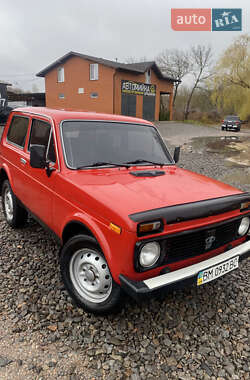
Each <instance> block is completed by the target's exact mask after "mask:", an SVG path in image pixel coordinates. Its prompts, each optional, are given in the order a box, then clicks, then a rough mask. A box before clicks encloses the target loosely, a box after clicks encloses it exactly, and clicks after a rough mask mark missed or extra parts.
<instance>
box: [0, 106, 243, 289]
mask: <svg viewBox="0 0 250 380" xmlns="http://www.w3.org/2000/svg"><path fill="white" fill-rule="evenodd" d="M14 114H18V115H24V116H28V117H29V118H30V120H31V119H32V118H33V117H35V118H41V119H42V120H46V121H49V122H50V124H51V127H52V129H53V133H54V137H55V145H56V152H57V163H56V165H55V169H56V170H55V171H54V172H53V173H52V174H51V176H50V177H48V176H47V174H46V172H45V169H34V168H32V167H31V166H30V163H29V162H30V154H29V152H28V150H27V146H28V137H27V139H26V143H25V147H24V149H20V148H16V147H14V146H13V145H12V144H9V143H8V142H7V141H6V135H7V131H8V127H9V124H10V121H11V117H12V115H14ZM66 119H70V120H72V119H74V120H79V119H82V120H100V121H101V120H104V121H110V122H119V123H121V122H123V123H124V128H126V123H136V124H139V125H140V124H141V125H148V126H149V127H152V126H153V124H152V123H150V122H148V121H145V120H142V119H137V118H131V117H123V116H118V115H103V114H95V113H87V112H84V113H83V112H75V111H74V112H73V111H60V110H50V109H46V108H33V107H28V108H21V109H17V110H15V111H14V112H12V114H11V116H10V118H9V120H8V122H7V125H6V128H5V129H4V133H3V136H2V140H1V146H0V167H1V168H3V169H5V170H6V173H7V175H8V176H9V179H10V182H11V186H12V188H13V191H14V193H15V195H16V196H17V197H18V199H20V201H21V202H22V203H23V204H24V206H25V207H27V209H28V210H29V211H31V212H32V213H33V214H34V215H35V216H36V217H37V218H38V219H40V220H41V221H42V222H43V223H44V224H46V225H47V226H48V227H49V228H50V229H51V230H52V231H53V232H54V233H55V234H56V235H57V236H58V237H59V238H60V239H61V241H62V240H63V238H62V237H63V231H64V229H65V228H66V227H67V225H68V224H69V223H71V222H77V223H81V224H82V225H83V226H85V227H86V228H88V229H89V231H91V233H92V234H93V235H94V237H95V238H96V240H97V242H98V243H99V245H100V247H101V249H102V251H103V253H104V255H105V257H106V259H107V261H108V264H109V267H110V270H111V273H112V275H113V278H114V280H115V281H116V282H118V283H120V279H119V275H120V274H123V275H125V276H128V277H129V278H130V279H132V280H137V281H141V280H143V279H147V278H151V277H153V276H157V275H159V274H160V271H161V270H162V269H163V267H164V266H163V267H157V268H155V269H151V270H148V271H146V272H143V273H138V272H136V270H135V267H134V251H135V245H136V243H137V242H138V241H143V240H144V239H146V238H150V237H154V236H156V235H155V234H152V235H148V236H147V237H146V238H145V237H138V236H137V223H136V222H134V221H133V220H131V218H130V217H129V215H130V214H133V213H138V212H143V211H146V210H152V209H158V208H161V207H168V206H169V207H171V206H175V205H181V204H187V203H192V202H199V201H202V200H208V199H215V198H223V197H226V196H230V195H238V194H242V192H241V191H240V190H238V189H235V188H233V187H231V186H229V185H226V184H223V183H221V182H218V181H215V180H213V179H210V178H207V177H204V176H202V175H200V174H196V173H193V172H190V171H187V170H184V169H181V168H178V167H176V166H175V165H172V164H171V165H169V166H164V167H161V168H160V170H161V171H164V175H162V176H159V177H136V176H134V175H132V174H131V172H132V171H142V170H145V169H149V168H151V169H152V168H153V169H156V168H157V169H158V168H159V167H154V166H153V165H151V166H142V165H137V166H136V165H135V166H131V167H130V168H121V167H119V168H117V167H112V168H108V167H106V168H105V167H102V168H92V169H86V170H70V169H68V168H67V166H66V164H65V161H64V156H63V149H62V141H61V135H60V124H61V122H62V121H63V120H66ZM29 131H30V125H29ZM28 134H29V132H28ZM21 158H23V159H24V160H26V164H25V165H22V164H21V161H20V159H21ZM24 182H25V184H24ZM249 199H250V198H249ZM239 215H243V214H242V213H241V211H240V209H237V210H231V211H228V212H225V213H221V214H219V215H213V216H207V217H205V218H198V219H196V220H190V221H182V222H179V223H172V224H168V223H167V221H166V223H165V224H164V228H163V230H162V231H161V232H160V233H158V234H157V236H164V235H169V234H171V233H179V232H181V231H188V230H193V229H196V228H200V227H202V226H210V225H211V226H212V225H213V224H214V223H217V222H220V221H224V220H227V219H231V218H234V217H236V216H239ZM110 223H114V224H115V225H117V226H118V227H119V228H120V229H121V233H120V234H118V233H116V232H114V231H113V230H112V229H111V228H110ZM241 242H242V239H240V240H238V241H234V242H233V243H232V244H233V245H237V244H240V243H241ZM224 249H225V247H220V248H219V249H217V250H214V251H210V252H207V253H205V254H203V255H202V257H201V256H199V257H198V256H197V257H195V258H191V259H188V260H185V261H184V262H178V263H173V264H171V266H170V268H171V270H177V269H180V268H183V267H185V266H188V265H191V264H194V263H196V262H199V261H201V260H204V259H205V258H210V257H213V256H214V255H217V254H219V253H221V252H222V251H223V250H224Z"/></svg>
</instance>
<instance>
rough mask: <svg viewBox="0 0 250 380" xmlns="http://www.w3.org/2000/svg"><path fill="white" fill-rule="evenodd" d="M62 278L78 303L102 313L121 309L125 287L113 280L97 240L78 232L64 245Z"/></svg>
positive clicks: (61, 260)
mask: <svg viewBox="0 0 250 380" xmlns="http://www.w3.org/2000/svg"><path fill="white" fill-rule="evenodd" d="M60 269H61V275H62V280H63V283H64V285H65V288H66V289H67V291H68V293H69V294H70V296H71V297H72V299H73V300H74V301H75V303H76V305H77V306H79V307H81V308H82V309H84V310H85V311H87V312H90V313H93V314H99V315H105V314H109V313H111V312H118V311H119V310H120V305H121V296H122V290H121V287H120V286H119V285H118V284H117V283H116V282H115V281H114V280H113V278H112V275H111V273H110V270H109V267H108V264H107V262H106V259H105V257H104V255H103V253H102V252H101V249H100V247H99V246H98V244H97V242H96V240H95V239H94V238H92V237H89V236H85V235H76V236H74V237H72V238H71V239H69V240H68V241H67V242H66V244H65V245H64V246H63V248H62V250H61V255H60Z"/></svg>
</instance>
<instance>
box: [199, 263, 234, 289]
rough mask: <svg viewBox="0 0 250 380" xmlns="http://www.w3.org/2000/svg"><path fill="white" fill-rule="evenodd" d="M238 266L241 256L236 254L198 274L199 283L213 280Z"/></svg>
mask: <svg viewBox="0 0 250 380" xmlns="http://www.w3.org/2000/svg"><path fill="white" fill-rule="evenodd" d="M238 266H239V256H236V257H234V258H232V259H230V260H227V261H224V262H223V263H221V264H218V265H215V266H214V267H210V268H208V269H205V270H203V271H201V272H200V273H199V274H198V277H197V285H203V284H206V283H207V282H210V281H213V280H215V279H216V278H218V277H221V276H223V275H224V274H226V273H228V272H231V271H232V270H234V269H237V268H238Z"/></svg>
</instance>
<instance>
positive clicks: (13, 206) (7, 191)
mask: <svg viewBox="0 0 250 380" xmlns="http://www.w3.org/2000/svg"><path fill="white" fill-rule="evenodd" d="M2 207H3V213H4V216H5V219H6V221H7V223H8V224H9V225H10V226H11V227H13V228H17V227H21V226H23V225H24V224H25V223H26V221H27V217H28V213H27V211H26V210H25V209H24V208H23V207H22V206H21V205H20V204H19V203H18V200H17V198H16V196H15V194H14V193H13V191H12V189H11V186H10V183H9V181H8V180H5V181H4V183H3V187H2Z"/></svg>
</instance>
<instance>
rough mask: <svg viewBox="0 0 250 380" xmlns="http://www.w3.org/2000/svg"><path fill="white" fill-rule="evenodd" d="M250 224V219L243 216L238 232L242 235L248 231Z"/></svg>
mask: <svg viewBox="0 0 250 380" xmlns="http://www.w3.org/2000/svg"><path fill="white" fill-rule="evenodd" d="M249 225H250V219H249V218H248V217H245V218H242V220H241V223H240V226H239V229H238V234H239V235H240V236H243V235H245V234H246V233H247V231H248V229H249Z"/></svg>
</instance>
